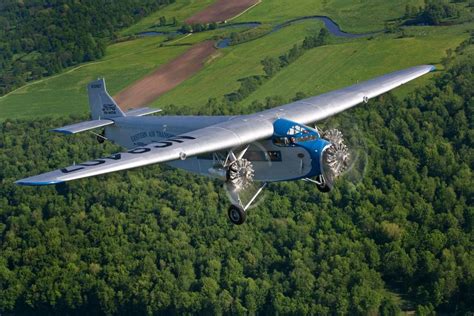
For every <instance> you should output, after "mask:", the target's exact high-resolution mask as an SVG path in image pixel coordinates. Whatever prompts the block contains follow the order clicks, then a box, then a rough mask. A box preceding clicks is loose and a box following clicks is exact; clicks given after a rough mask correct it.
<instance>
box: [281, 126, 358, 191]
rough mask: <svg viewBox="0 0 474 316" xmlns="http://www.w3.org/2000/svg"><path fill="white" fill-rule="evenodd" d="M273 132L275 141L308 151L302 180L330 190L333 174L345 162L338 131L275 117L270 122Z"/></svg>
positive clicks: (338, 172) (345, 150) (346, 156)
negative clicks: (308, 166) (308, 164)
mask: <svg viewBox="0 0 474 316" xmlns="http://www.w3.org/2000/svg"><path fill="white" fill-rule="evenodd" d="M274 131H275V134H274V142H275V143H276V144H285V145H287V146H289V147H291V146H300V147H303V148H305V149H306V150H307V151H308V152H309V154H310V156H311V159H312V163H311V164H312V168H311V172H310V173H309V174H307V175H305V177H304V179H305V180H308V181H311V182H313V183H315V184H316V185H317V187H318V189H319V190H320V191H323V192H328V191H330V190H331V188H332V186H333V185H334V182H335V180H336V179H337V177H339V176H341V175H342V174H343V173H344V171H345V170H346V169H347V167H348V165H349V161H350V153H349V149H348V147H347V146H346V145H345V143H344V137H343V135H342V132H341V131H339V130H337V129H329V130H326V131H323V132H319V131H318V130H316V129H313V128H310V127H308V126H305V125H301V124H298V123H296V122H293V121H289V120H286V119H278V120H277V121H275V123H274Z"/></svg>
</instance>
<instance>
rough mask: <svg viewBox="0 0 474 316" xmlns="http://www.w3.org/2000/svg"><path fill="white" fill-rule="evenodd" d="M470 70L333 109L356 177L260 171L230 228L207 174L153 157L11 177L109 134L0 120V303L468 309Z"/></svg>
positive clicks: (473, 137)
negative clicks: (263, 181)
mask: <svg viewBox="0 0 474 316" xmlns="http://www.w3.org/2000/svg"><path fill="white" fill-rule="evenodd" d="M473 70H474V58H470V59H469V58H467V59H464V60H463V61H454V62H452V65H451V66H450V69H449V70H448V71H446V72H444V73H442V74H441V75H440V76H439V77H437V79H436V80H435V81H434V82H433V83H432V84H429V85H428V86H427V87H425V88H423V89H421V90H419V91H417V92H416V93H414V94H413V95H411V96H410V97H409V98H407V99H406V100H404V101H400V100H397V99H396V98H395V97H393V96H392V95H390V94H385V95H383V96H382V97H380V98H378V99H377V100H375V101H371V102H370V103H369V105H367V106H362V107H359V108H356V109H354V110H351V111H350V113H349V115H344V114H343V115H340V116H338V117H336V118H335V120H336V122H337V121H339V122H341V123H342V122H343V121H344V120H350V122H351V123H352V124H355V125H357V126H359V129H360V130H361V132H362V133H363V137H364V139H365V141H366V144H367V151H368V165H367V167H366V173H365V175H364V177H363V179H362V180H361V181H358V182H356V183H353V182H351V181H348V180H345V179H341V180H340V181H338V183H337V185H336V186H335V189H334V191H333V192H331V193H329V194H322V193H319V192H318V191H317V190H316V188H315V187H313V186H311V185H308V184H307V183H303V182H301V183H300V182H286V183H280V184H274V185H271V186H270V187H269V189H268V190H267V193H266V197H265V199H264V200H263V202H262V203H260V204H259V205H258V207H257V208H255V209H252V210H251V211H250V214H249V217H248V221H247V222H246V224H244V225H242V226H233V225H232V224H230V223H228V220H227V218H226V215H225V211H226V207H227V201H226V198H225V193H224V192H223V190H222V187H221V183H219V182H217V181H213V180H209V179H207V178H203V177H198V176H193V175H190V174H188V173H186V172H182V171H179V170H173V169H170V168H168V167H166V166H164V165H156V166H151V167H145V168H140V169H136V170H131V171H127V172H119V173H114V174H109V175H104V176H100V177H96V178H91V179H84V180H80V181H75V182H71V183H68V184H65V185H59V186H56V187H40V188H29V187H18V186H15V185H14V184H13V181H14V180H16V179H19V178H21V177H24V176H27V175H32V174H36V173H39V172H44V171H47V170H50V169H55V168H57V167H58V166H63V165H68V164H70V162H71V161H83V160H87V159H90V158H91V157H97V156H101V155H103V154H105V153H110V152H112V151H115V150H117V148H115V147H113V145H110V144H106V145H105V146H102V145H98V144H96V143H95V142H94V139H93V138H92V137H90V136H88V135H81V136H78V137H73V138H70V137H64V136H61V135H55V134H52V133H50V132H49V131H48V130H49V129H50V128H52V127H57V126H61V125H64V124H66V123H69V122H71V121H78V120H81V119H83V118H78V117H72V118H69V119H41V120H34V121H20V120H7V121H5V122H3V123H2V124H1V130H0V181H1V186H0V238H1V239H0V240H1V242H0V312H1V313H5V312H14V313H21V312H30V313H31V312H32V311H35V313H39V312H44V313H53V312H56V313H64V312H66V311H68V312H77V313H80V312H82V311H86V310H87V311H88V312H101V313H107V314H112V313H118V312H121V313H124V312H134V313H150V314H151V313H157V314H182V313H198V312H200V313H228V312H233V313H238V314H243V313H255V312H259V313H268V314H276V313H280V314H281V313H282V314H336V313H337V314H362V315H366V314H369V313H370V314H375V313H380V314H382V315H395V314H397V313H398V312H399V311H400V309H401V308H404V309H411V310H416V311H417V312H418V313H419V314H427V313H430V312H432V311H433V310H438V311H444V312H451V313H459V314H462V313H463V312H466V311H472V310H473V309H474V305H473V302H474V252H473V250H474V249H473V238H474V236H473V228H474V207H473V200H474V180H473V174H472V169H473V166H474V147H473V142H474V126H473V124H474V120H473V112H474V103H473V94H472V93H473V91H474V89H473V87H474V71H473ZM272 102H273V101H272ZM275 102H278V101H275ZM330 123H331V122H330Z"/></svg>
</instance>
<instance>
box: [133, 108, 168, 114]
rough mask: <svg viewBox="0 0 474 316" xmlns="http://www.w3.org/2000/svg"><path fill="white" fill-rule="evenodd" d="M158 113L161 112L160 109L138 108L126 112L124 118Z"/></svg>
mask: <svg viewBox="0 0 474 316" xmlns="http://www.w3.org/2000/svg"><path fill="white" fill-rule="evenodd" d="M158 112H161V109H150V108H140V109H135V110H130V111H128V112H127V113H125V116H144V115H149V114H153V113H158Z"/></svg>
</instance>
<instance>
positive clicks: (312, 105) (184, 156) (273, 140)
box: [16, 65, 435, 224]
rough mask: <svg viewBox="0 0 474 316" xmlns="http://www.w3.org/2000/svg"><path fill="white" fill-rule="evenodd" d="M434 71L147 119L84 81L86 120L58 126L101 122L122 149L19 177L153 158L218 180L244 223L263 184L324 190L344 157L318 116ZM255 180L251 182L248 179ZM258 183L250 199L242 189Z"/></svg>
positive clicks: (338, 139) (66, 176)
mask: <svg viewBox="0 0 474 316" xmlns="http://www.w3.org/2000/svg"><path fill="white" fill-rule="evenodd" d="M434 69H435V68H434V66H431V65H423V66H416V67H412V68H408V69H405V70H401V71H397V72H393V73H390V74H387V75H384V76H381V77H378V78H375V79H372V80H368V81H365V82H362V83H358V84H355V85H353V86H350V87H347V88H344V89H340V90H336V91H333V92H329V93H325V94H322V95H319V96H316V97H311V98H308V99H304V100H300V101H296V102H293V103H290V104H287V105H284V106H279V107H276V108H273V109H270V110H265V111H262V112H258V113H255V114H251V115H240V116H152V117H143V116H144V115H147V114H152V113H155V112H159V111H160V110H158V109H148V108H141V109H136V110H131V111H128V112H126V113H124V112H122V110H121V109H120V108H119V107H118V106H117V104H116V103H115V101H114V100H113V99H112V97H110V95H109V94H108V93H107V90H106V87H105V81H104V79H99V80H96V81H93V82H91V83H90V84H89V85H88V93H89V103H90V108H91V112H92V120H90V121H85V122H81V123H78V124H73V125H68V126H64V127H61V128H57V129H55V130H54V131H56V132H60V133H65V134H75V133H79V132H83V131H88V130H93V129H96V128H101V127H104V131H103V133H101V134H97V133H95V134H96V135H97V138H98V140H99V142H103V141H104V140H111V141H113V142H115V143H117V144H119V145H121V146H123V147H125V148H127V149H128V151H125V152H122V153H116V154H113V155H110V156H108V157H103V158H99V159H94V160H90V161H87V162H83V163H80V164H74V165H72V166H69V167H66V168H62V169H59V170H56V171H52V172H47V173H44V174H41V175H37V176H33V177H30V178H26V179H22V180H18V181H17V182H16V183H17V184H21V185H48V184H57V183H61V182H65V181H70V180H75V179H80V178H85V177H90V176H95V175H99V174H104V173H108V172H113V171H119V170H125V169H130V168H135V167H141V166H146V165H150V164H155V163H159V162H167V163H168V164H169V165H171V166H173V167H176V168H182V169H184V170H187V171H191V172H196V173H199V174H203V175H207V176H214V177H221V178H222V179H223V180H224V183H225V186H226V188H227V189H228V192H229V195H230V198H231V200H232V205H231V206H230V208H229V210H228V216H229V219H230V220H231V222H232V223H234V224H242V223H243V222H244V221H245V218H246V211H247V210H248V208H249V207H250V205H251V204H252V203H253V202H254V201H255V198H256V197H257V196H258V194H260V192H261V191H262V189H263V188H264V187H265V186H266V184H267V183H268V182H274V181H288V180H298V179H303V180H307V181H311V182H312V183H314V184H315V185H316V186H317V188H318V189H319V190H320V191H323V192H327V191H329V190H330V189H331V188H332V186H333V183H334V181H335V179H336V178H337V177H339V176H340V175H341V174H342V173H343V172H344V170H345V169H346V168H347V165H348V164H349V161H350V155H349V151H348V148H347V146H346V144H345V143H344V139H343V137H342V133H341V132H340V131H338V130H336V129H333V130H328V131H326V132H322V131H318V129H317V128H312V127H309V126H307V124H311V123H315V122H318V121H321V120H322V119H325V118H328V117H330V116H332V115H334V114H336V113H339V112H342V111H344V110H347V109H349V108H351V107H353V106H355V105H357V104H359V103H362V102H365V103H366V102H367V101H368V100H369V99H371V98H374V97H376V96H378V95H380V94H382V93H384V92H387V91H389V90H392V89H394V88H396V87H398V86H400V85H402V84H404V83H406V82H408V81H410V80H413V79H415V78H417V77H420V76H422V75H424V74H426V73H428V72H430V71H433V70H434ZM254 181H255V182H254ZM255 184H259V186H258V189H257V190H256V191H255V193H254V194H252V196H251V197H250V198H249V199H248V201H245V202H244V201H243V199H242V198H241V195H242V192H243V190H245V188H247V187H249V186H250V185H255Z"/></svg>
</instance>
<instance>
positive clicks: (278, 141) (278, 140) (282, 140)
mask: <svg viewBox="0 0 474 316" xmlns="http://www.w3.org/2000/svg"><path fill="white" fill-rule="evenodd" d="M273 143H274V144H275V145H277V146H288V145H289V144H290V140H289V139H288V137H275V138H274V139H273Z"/></svg>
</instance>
